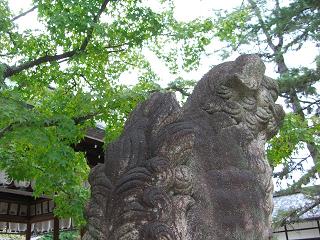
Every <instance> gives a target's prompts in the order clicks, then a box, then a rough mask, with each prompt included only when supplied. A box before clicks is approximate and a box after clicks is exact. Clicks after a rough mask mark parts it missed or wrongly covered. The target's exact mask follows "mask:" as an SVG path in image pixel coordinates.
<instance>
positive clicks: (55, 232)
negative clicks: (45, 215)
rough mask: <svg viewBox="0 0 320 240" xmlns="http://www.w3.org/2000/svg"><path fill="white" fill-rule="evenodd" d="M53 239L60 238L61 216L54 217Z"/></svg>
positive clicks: (57, 239)
mask: <svg viewBox="0 0 320 240" xmlns="http://www.w3.org/2000/svg"><path fill="white" fill-rule="evenodd" d="M53 240H59V218H57V217H55V218H54V219H53Z"/></svg>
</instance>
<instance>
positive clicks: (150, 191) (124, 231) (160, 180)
mask: <svg viewBox="0 0 320 240" xmlns="http://www.w3.org/2000/svg"><path fill="white" fill-rule="evenodd" d="M264 72H265V66H264V64H263V62H262V61H261V59H260V58H259V57H258V56H256V55H242V56H240V57H238V58H237V59H236V60H235V61H232V62H226V63H222V64H220V65H217V66H215V67H214V68H213V69H212V70H210V71H209V72H208V73H207V74H206V75H205V76H204V77H203V78H202V79H201V80H200V81H199V82H198V84H197V86H196V87H195V89H194V91H193V93H192V95H191V96H190V97H189V99H188V100H187V102H186V103H185V105H184V106H183V107H180V106H179V104H178V102H177V101H176V99H175V97H174V96H173V94H171V93H155V94H153V95H152V96H151V97H150V99H148V100H147V101H145V102H144V103H142V104H140V105H139V106H138V107H137V108H136V109H135V110H134V111H133V112H132V114H131V115H130V117H129V119H128V121H127V122H126V124H125V128H124V131H123V134H122V135H121V136H120V138H119V139H118V140H117V141H115V142H113V143H111V144H110V145H109V146H108V148H107V150H106V155H105V163H104V164H103V165H98V166H96V167H95V168H94V169H92V171H91V174H90V179H89V182H90V184H91V187H92V189H91V190H92V196H91V199H90V202H89V203H88V206H87V209H86V217H87V220H88V225H87V231H86V233H85V235H84V239H85V240H89V239H90V240H92V239H99V240H138V239H141V240H225V239H226V240H227V239H228V240H229V239H230V240H231V239H237V240H265V239H269V238H270V236H271V231H270V221H271V212H272V208H273V206H272V190H273V184H272V180H271V168H270V166H269V164H268V162H267V160H266V157H265V154H264V150H265V143H266V140H267V139H269V138H270V137H272V136H273V135H275V134H276V132H277V129H278V126H279V123H280V121H281V119H282V118H283V115H284V113H283V110H282V108H281V106H279V105H277V104H275V100H276V99H277V94H278V88H277V84H276V82H275V81H274V80H273V79H271V78H269V77H266V76H265V75H264Z"/></svg>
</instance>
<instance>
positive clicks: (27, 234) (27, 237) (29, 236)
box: [26, 222, 31, 240]
mask: <svg viewBox="0 0 320 240" xmlns="http://www.w3.org/2000/svg"><path fill="white" fill-rule="evenodd" d="M30 239H31V223H30V222H28V223H27V230H26V240H30Z"/></svg>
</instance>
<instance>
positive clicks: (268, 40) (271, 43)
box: [248, 0, 276, 51]
mask: <svg viewBox="0 0 320 240" xmlns="http://www.w3.org/2000/svg"><path fill="white" fill-rule="evenodd" d="M248 2H249V3H250V5H251V8H252V9H253V10H254V12H255V14H256V16H257V18H258V21H259V24H260V26H261V29H262V31H263V33H264V35H265V36H266V38H267V43H268V45H269V47H270V48H271V49H272V50H273V51H275V50H276V46H275V45H274V44H273V42H272V38H271V35H270V34H269V32H268V29H267V28H266V25H265V22H264V21H263V18H262V15H261V11H260V9H259V7H258V6H257V3H256V2H255V1H253V0H248Z"/></svg>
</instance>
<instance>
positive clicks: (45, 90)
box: [0, 0, 213, 223]
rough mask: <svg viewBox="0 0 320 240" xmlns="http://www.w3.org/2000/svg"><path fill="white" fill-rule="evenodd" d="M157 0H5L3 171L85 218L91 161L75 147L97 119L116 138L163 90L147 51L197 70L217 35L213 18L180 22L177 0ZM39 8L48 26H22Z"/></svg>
mask: <svg viewBox="0 0 320 240" xmlns="http://www.w3.org/2000/svg"><path fill="white" fill-rule="evenodd" d="M156 5H157V6H156V7H154V6H151V5H149V3H148V1H139V0H126V1H114V0H92V1H86V0H79V1H77V3H75V2H74V1H71V0H54V1H51V0H50V1H48V0H34V1H33V6H31V8H30V9H29V10H28V11H26V12H23V13H21V14H19V15H16V16H14V15H13V13H12V11H11V10H10V8H9V5H8V2H7V1H6V0H3V1H1V2H0V42H1V48H0V113H1V114H0V169H1V170H4V171H6V172H7V174H8V175H9V177H10V178H13V179H15V180H33V181H34V190H35V192H34V194H35V196H38V195H40V194H43V193H44V194H46V195H48V196H51V197H52V198H53V199H54V201H55V203H56V205H57V208H56V209H55V214H58V215H59V216H60V217H68V216H73V217H74V218H75V219H76V220H78V222H80V223H81V221H82V209H83V208H82V207H83V204H84V203H85V201H86V199H87V197H88V190H87V189H85V188H83V182H84V181H85V180H86V179H87V174H88V166H87V164H86V160H85V157H84V154H83V153H79V152H75V151H74V150H73V149H72V147H71V146H72V145H73V144H76V143H78V142H79V141H80V140H81V139H82V138H83V137H84V134H85V131H86V129H87V128H88V127H89V126H91V127H92V126H95V123H96V122H97V121H100V122H103V123H105V125H106V142H107V143H108V142H109V141H111V140H112V139H114V138H115V137H116V136H117V135H118V134H119V132H120V131H121V129H122V125H123V122H124V120H125V119H126V116H127V114H128V113H129V112H130V111H131V110H132V108H133V107H134V106H135V105H136V104H137V103H138V102H139V101H141V100H143V99H144V98H145V97H146V96H148V94H149V93H150V92H153V91H156V90H160V86H159V83H158V81H159V76H157V74H155V73H154V71H153V69H152V67H151V64H150V62H149V61H148V59H147V58H146V56H145V55H144V54H143V52H144V50H145V49H149V51H151V52H153V53H154V54H157V56H158V57H159V59H162V60H164V62H165V63H166V64H167V66H169V67H170V71H171V72H174V73H177V72H178V71H180V70H188V71H190V70H192V69H194V68H196V67H197V66H198V64H199V59H200V56H201V54H202V53H203V52H204V50H205V47H206V46H207V45H208V44H209V43H210V39H211V38H212V36H213V31H212V29H213V23H212V21H211V20H210V19H195V20H193V21H191V22H179V21H177V20H176V19H175V18H174V1H170V0H168V1H157V2H156ZM34 12H35V13H37V17H38V20H39V27H37V28H36V29H35V28H32V26H30V29H20V28H19V27H18V25H17V24H16V21H17V20H18V19H21V18H28V16H29V15H28V14H30V13H34ZM127 71H134V72H136V73H137V75H138V81H137V82H136V83H135V84H134V83H131V86H130V87H128V86H125V85H123V84H121V82H120V81H119V79H120V77H121V76H122V74H123V73H124V72H127ZM127 82H130V79H127ZM189 83H190V82H186V83H184V84H182V82H181V79H177V80H176V81H173V83H171V84H170V85H169V87H168V89H167V90H170V89H174V90H183V91H185V90H184V87H185V86H186V85H188V84H189Z"/></svg>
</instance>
